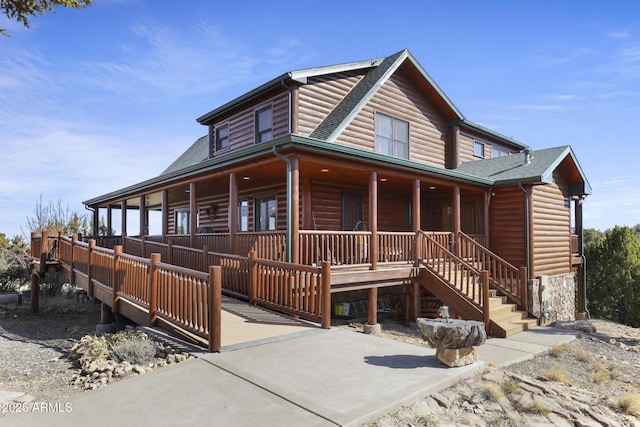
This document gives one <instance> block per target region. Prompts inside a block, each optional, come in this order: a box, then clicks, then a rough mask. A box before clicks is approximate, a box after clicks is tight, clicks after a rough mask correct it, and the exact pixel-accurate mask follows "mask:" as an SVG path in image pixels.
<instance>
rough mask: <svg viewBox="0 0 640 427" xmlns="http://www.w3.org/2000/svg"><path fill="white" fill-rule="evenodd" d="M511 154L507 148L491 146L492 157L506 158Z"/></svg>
mask: <svg viewBox="0 0 640 427" xmlns="http://www.w3.org/2000/svg"><path fill="white" fill-rule="evenodd" d="M509 154H511V153H510V152H509V150H507V149H506V148H502V147H500V146H499V145H492V146H491V157H505V156H508V155H509Z"/></svg>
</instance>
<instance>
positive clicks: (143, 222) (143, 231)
mask: <svg viewBox="0 0 640 427" xmlns="http://www.w3.org/2000/svg"><path fill="white" fill-rule="evenodd" d="M146 235H147V206H146V201H145V197H144V194H142V195H141V196H140V236H146Z"/></svg>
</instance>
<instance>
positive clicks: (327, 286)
mask: <svg viewBox="0 0 640 427" xmlns="http://www.w3.org/2000/svg"><path fill="white" fill-rule="evenodd" d="M321 274H322V285H321V289H320V295H321V297H322V308H321V310H322V313H321V316H322V320H321V326H322V328H323V329H329V328H331V262H329V261H323V262H322V273H321Z"/></svg>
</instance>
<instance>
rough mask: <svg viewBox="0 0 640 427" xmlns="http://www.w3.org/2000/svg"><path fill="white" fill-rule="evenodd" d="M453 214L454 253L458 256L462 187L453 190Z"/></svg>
mask: <svg viewBox="0 0 640 427" xmlns="http://www.w3.org/2000/svg"><path fill="white" fill-rule="evenodd" d="M451 207H452V209H451V210H452V212H451V230H452V231H453V239H454V240H453V242H454V243H453V247H454V253H455V254H458V235H459V234H460V186H459V185H456V186H455V187H454V188H453V203H452V206H451Z"/></svg>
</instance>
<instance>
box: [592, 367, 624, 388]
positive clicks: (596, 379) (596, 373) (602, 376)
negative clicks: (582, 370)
mask: <svg viewBox="0 0 640 427" xmlns="http://www.w3.org/2000/svg"><path fill="white" fill-rule="evenodd" d="M621 376H622V371H620V369H619V368H618V367H617V366H616V365H615V364H613V363H612V364H610V365H609V366H608V367H607V366H605V365H604V364H603V363H600V362H597V363H595V364H594V365H593V370H592V371H591V381H592V382H593V383H595V384H600V383H603V382H607V381H611V380H614V379H617V378H620V377H621Z"/></svg>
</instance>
